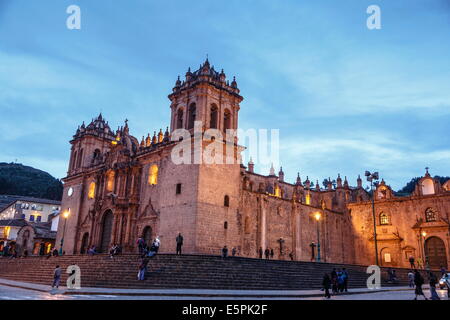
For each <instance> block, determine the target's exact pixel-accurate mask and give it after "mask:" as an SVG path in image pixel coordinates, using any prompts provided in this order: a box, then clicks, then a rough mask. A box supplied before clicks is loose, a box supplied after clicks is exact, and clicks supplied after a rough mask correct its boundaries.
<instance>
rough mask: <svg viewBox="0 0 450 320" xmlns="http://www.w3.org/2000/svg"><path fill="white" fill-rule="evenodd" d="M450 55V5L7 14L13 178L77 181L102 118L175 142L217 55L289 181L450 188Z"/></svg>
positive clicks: (238, 4)
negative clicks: (447, 182)
mask: <svg viewBox="0 0 450 320" xmlns="http://www.w3.org/2000/svg"><path fill="white" fill-rule="evenodd" d="M71 4H76V5H79V6H80V7H81V14H82V17H81V21H82V22H81V23H82V24H81V30H68V29H67V28H66V18H67V16H68V14H66V8H67V7H68V6H69V5H71ZM372 4H376V5H379V6H380V7H381V19H382V29H381V30H368V29H367V27H366V19H367V17H368V14H367V13H366V9H367V7H368V6H369V5H372ZM449 40H450V1H447V0H422V1H417V0H405V1H403V0H396V1H392V0H389V1H381V0H371V1H366V0H354V1H336V0H329V1H328V0H315V1H304V0H283V1H275V0H271V1H267V0H254V1H252V0H239V1H238V0H227V1H211V0H209V1H207V0H192V1H154V0H126V1H125V0H120V1H119V0H116V1H111V0H95V1H92V0H89V1H88V0H84V1H82V0H78V1H76V0H33V1H30V0H0V114H1V121H0V132H1V134H0V162H2V161H5V162H12V161H15V160H16V159H17V161H18V162H20V163H23V164H25V165H30V166H33V167H36V168H39V169H42V170H45V171H48V172H50V173H51V174H52V175H54V176H56V177H58V178H62V177H64V176H65V174H66V170H67V164H68V158H69V150H70V144H69V140H70V139H71V136H72V135H73V134H74V133H75V130H76V128H77V126H78V125H80V124H81V123H82V121H85V122H86V123H88V122H89V121H90V120H91V119H92V118H93V117H95V116H97V115H98V113H99V112H100V111H102V113H103V115H104V117H105V118H106V119H107V120H108V121H109V123H110V125H111V127H112V128H113V129H116V128H117V126H119V125H122V124H123V121H124V119H125V118H128V119H129V125H130V127H131V129H130V130H131V133H132V134H133V135H135V136H136V137H138V139H139V140H140V138H141V137H142V135H144V134H145V135H146V134H147V133H148V132H151V133H153V131H154V130H159V128H165V127H166V126H167V125H168V124H169V117H170V112H169V111H170V110H169V100H168V99H167V95H168V94H169V93H170V92H171V89H172V87H173V85H174V83H175V80H176V77H177V76H178V75H182V76H183V75H184V73H185V72H186V70H187V68H188V67H189V66H190V67H192V68H194V69H197V68H198V66H199V65H200V63H202V62H203V61H204V60H205V56H206V54H209V60H210V62H211V64H213V65H214V66H215V68H216V69H219V70H220V69H221V68H223V69H224V70H225V73H226V74H227V76H228V78H231V77H232V76H233V75H235V76H236V79H237V82H238V86H239V88H240V89H241V94H242V95H243V96H244V98H245V100H244V102H243V103H242V105H241V111H240V118H239V122H240V127H242V128H245V129H247V128H256V129H259V128H267V129H272V128H273V129H280V143H281V149H280V164H281V165H282V166H283V169H284V171H285V175H286V180H288V181H291V182H293V181H294V180H295V177H296V174H297V171H299V172H300V174H301V176H302V178H303V180H304V179H305V178H306V176H307V175H308V176H309V178H310V179H314V181H315V180H316V179H319V181H320V182H321V181H322V180H323V179H324V178H327V177H329V176H330V177H332V178H334V179H335V178H336V176H337V174H338V173H340V174H341V176H342V177H344V176H347V177H348V178H349V181H350V183H351V184H352V185H354V184H356V177H357V175H358V174H363V172H364V170H378V171H379V172H380V174H381V176H382V177H383V178H384V179H385V180H386V182H387V183H388V184H391V185H392V187H393V188H394V189H398V188H400V187H401V186H403V185H404V184H405V183H406V182H407V181H409V180H410V178H412V177H415V176H419V175H422V174H423V173H424V171H425V170H424V167H426V166H429V167H430V168H431V169H430V172H431V174H433V175H434V174H439V175H450V145H449V121H448V120H449V116H450V59H449V55H450V54H449V52H450V41H449ZM257 171H259V172H261V173H263V174H267V173H268V167H267V166H259V167H257ZM276 171H278V168H276Z"/></svg>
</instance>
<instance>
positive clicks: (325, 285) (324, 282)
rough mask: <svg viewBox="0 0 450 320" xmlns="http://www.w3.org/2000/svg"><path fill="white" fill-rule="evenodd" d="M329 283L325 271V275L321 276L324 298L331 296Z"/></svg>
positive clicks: (328, 277) (329, 280)
mask: <svg viewBox="0 0 450 320" xmlns="http://www.w3.org/2000/svg"><path fill="white" fill-rule="evenodd" d="M330 285H331V279H330V276H329V275H328V273H325V275H324V276H323V280H322V286H323V290H324V291H325V298H327V299H330V298H331V294H330Z"/></svg>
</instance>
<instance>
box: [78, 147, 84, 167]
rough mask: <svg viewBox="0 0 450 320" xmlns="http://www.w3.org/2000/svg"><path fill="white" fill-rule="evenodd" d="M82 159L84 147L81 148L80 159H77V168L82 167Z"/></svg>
mask: <svg viewBox="0 0 450 320" xmlns="http://www.w3.org/2000/svg"><path fill="white" fill-rule="evenodd" d="M82 160H83V149H81V150H80V154H79V155H78V159H77V168H79V167H81V165H82V163H81V162H82Z"/></svg>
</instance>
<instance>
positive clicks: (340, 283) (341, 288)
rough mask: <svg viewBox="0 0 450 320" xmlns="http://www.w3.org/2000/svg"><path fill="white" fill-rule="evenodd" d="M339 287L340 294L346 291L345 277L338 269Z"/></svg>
mask: <svg viewBox="0 0 450 320" xmlns="http://www.w3.org/2000/svg"><path fill="white" fill-rule="evenodd" d="M337 286H338V292H343V291H344V277H343V274H342V271H341V269H338V271H337Z"/></svg>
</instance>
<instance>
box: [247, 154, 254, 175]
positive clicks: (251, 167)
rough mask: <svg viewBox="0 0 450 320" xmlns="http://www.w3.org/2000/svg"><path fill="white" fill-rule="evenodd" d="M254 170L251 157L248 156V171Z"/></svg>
mask: <svg viewBox="0 0 450 320" xmlns="http://www.w3.org/2000/svg"><path fill="white" fill-rule="evenodd" d="M254 170H255V164H254V163H253V160H252V157H250V161H249V162H248V171H250V172H251V173H253V172H254Z"/></svg>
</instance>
